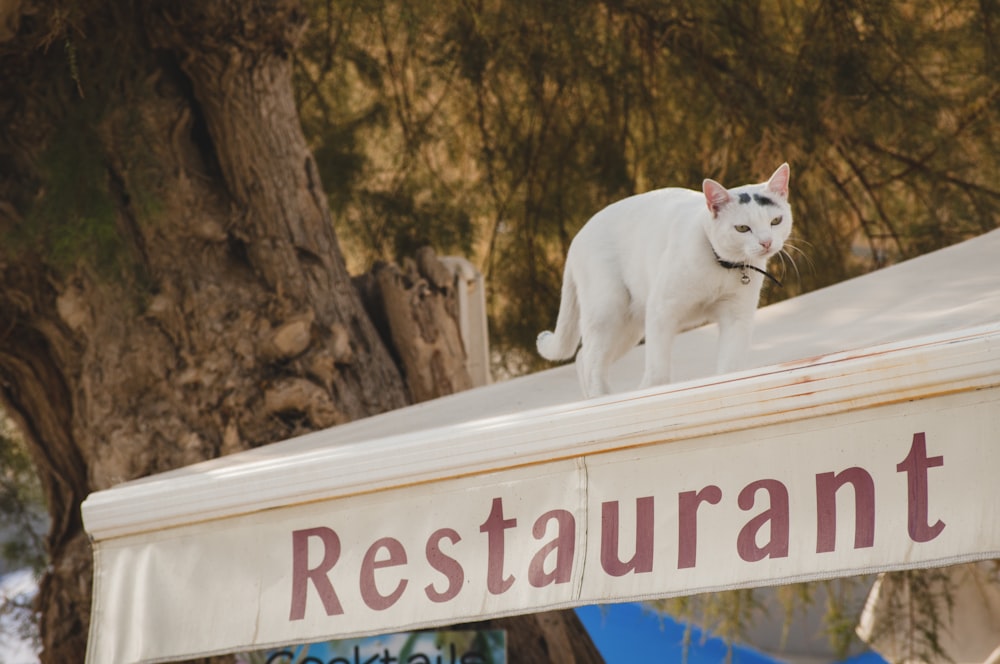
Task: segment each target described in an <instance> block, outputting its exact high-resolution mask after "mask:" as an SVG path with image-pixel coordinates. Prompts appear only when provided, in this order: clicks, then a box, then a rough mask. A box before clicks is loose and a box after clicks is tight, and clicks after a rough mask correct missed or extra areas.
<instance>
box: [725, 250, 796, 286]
mask: <svg viewBox="0 0 1000 664" xmlns="http://www.w3.org/2000/svg"><path fill="white" fill-rule="evenodd" d="M712 253H713V254H715V262H716V263H718V264H719V265H721V266H722V267H724V268H726V269H727V270H742V271H743V283H745V284H747V283H750V277H749V276H748V275H747V270H748V269H750V270H753V271H754V272H760V273H761V274H763V275H764V276H765V277H767V278H768V279H770V280H771V281H773V282H774V283H775V284H777V285H778V287H779V288H781V282H780V281H778V278H777V277H775V276H774V275H773V274H771V273H770V272H768V271H767V270H762V269H760V268H759V267H756V266H754V265H750V264H749V263H732V262H730V261H726V260H722V258H720V257H719V254H717V253H715V250H714V249H713V250H712Z"/></svg>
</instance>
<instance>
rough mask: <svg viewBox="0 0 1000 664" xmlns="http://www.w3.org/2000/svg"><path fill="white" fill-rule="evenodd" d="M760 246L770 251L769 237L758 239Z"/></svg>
mask: <svg viewBox="0 0 1000 664" xmlns="http://www.w3.org/2000/svg"><path fill="white" fill-rule="evenodd" d="M760 246H762V247H764V251H770V249H771V238H768V239H766V240H761V241H760Z"/></svg>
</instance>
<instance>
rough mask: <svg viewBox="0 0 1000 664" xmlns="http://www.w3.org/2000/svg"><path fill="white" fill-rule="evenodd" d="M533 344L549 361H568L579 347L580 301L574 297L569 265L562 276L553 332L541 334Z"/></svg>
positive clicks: (574, 291) (574, 286)
mask: <svg viewBox="0 0 1000 664" xmlns="http://www.w3.org/2000/svg"><path fill="white" fill-rule="evenodd" d="M535 344H536V345H537V346H538V354H539V355H541V356H542V357H544V358H545V359H546V360H551V361H557V360H568V359H569V358H571V357H573V355H574V354H575V353H576V349H577V347H578V346H579V345H580V301H579V300H578V299H577V297H576V281H575V280H574V279H573V273H572V272H571V270H570V267H569V265H567V266H566V274H565V275H564V276H563V285H562V296H561V298H560V301H559V315H558V316H557V317H556V329H555V332H550V331H548V330H546V331H544V332H541V333H540V334H539V335H538V339H537V340H536V342H535Z"/></svg>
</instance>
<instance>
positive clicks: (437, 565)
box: [424, 528, 465, 602]
mask: <svg viewBox="0 0 1000 664" xmlns="http://www.w3.org/2000/svg"><path fill="white" fill-rule="evenodd" d="M445 538H447V539H448V540H449V541H450V542H451V543H452V544H457V543H458V542H460V541H461V540H462V538H461V537H459V535H458V533H457V532H455V531H454V530H452V529H451V528H441V529H440V530H435V531H434V532H433V533H431V536H430V537H429V538H428V539H427V546H426V548H425V549H424V551H425V553H426V554H427V562H428V563H429V564H430V566H431V567H433V568H434V569H435V570H437V571H438V572H441V573H442V574H443V575H444V576H445V578H446V579H448V587H447V588H446V589H445V591H444V592H438V591H437V590H435V588H434V585H433V584H430V583H429V584H427V585H426V586H425V587H424V592H425V593H426V594H427V597H428V598H429V599H430V600H431V601H432V602H447V601H448V600H450V599H454V598H455V596H456V595H458V593H459V591H460V590H462V583H463V582H464V581H465V570H463V569H462V566H461V565H460V564H459V563H458V561H457V560H455V559H454V558H452V557H451V556H446V555H445V554H444V553H442V552H441V545H440V542H441V540H443V539H445Z"/></svg>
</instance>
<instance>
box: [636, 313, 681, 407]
mask: <svg viewBox="0 0 1000 664" xmlns="http://www.w3.org/2000/svg"><path fill="white" fill-rule="evenodd" d="M680 317H681V312H680V311H679V310H678V307H677V305H675V304H674V303H673V302H672V301H670V300H668V299H665V298H660V297H655V299H654V297H651V298H650V303H649V304H648V305H647V307H646V370H645V372H644V373H643V376H642V382H641V383H639V388H640V389H642V388H646V387H652V386H653V385H663V384H665V383H669V382H670V356H671V353H672V351H673V347H674V337H676V336H677V321H678V320H680Z"/></svg>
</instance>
